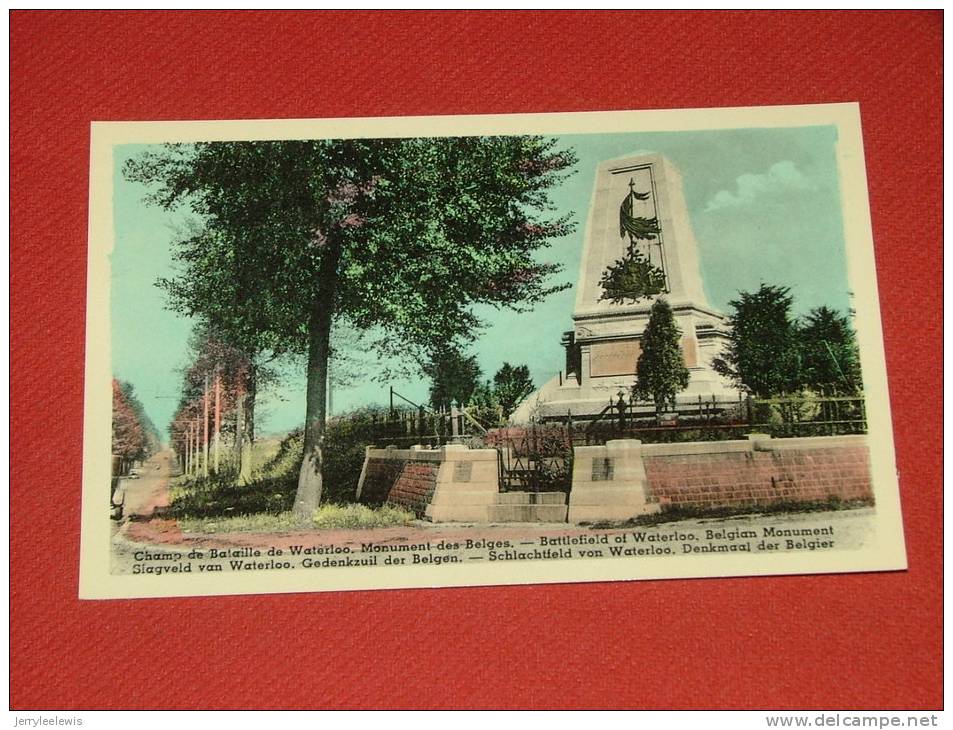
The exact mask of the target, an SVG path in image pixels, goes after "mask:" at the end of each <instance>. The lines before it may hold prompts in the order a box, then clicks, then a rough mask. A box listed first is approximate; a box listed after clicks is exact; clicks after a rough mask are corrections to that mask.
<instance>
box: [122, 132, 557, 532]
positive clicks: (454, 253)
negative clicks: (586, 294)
mask: <svg viewBox="0 0 953 730" xmlns="http://www.w3.org/2000/svg"><path fill="white" fill-rule="evenodd" d="M574 162H575V156H574V154H573V153H572V152H571V151H568V150H558V149H556V141H555V140H553V139H545V138H542V137H528V136H514V137H450V138H433V139H400V138H394V139H345V140H289V141H273V142H212V143H198V144H194V145H171V146H167V147H165V148H164V150H163V151H162V152H159V153H147V154H144V155H142V156H141V157H140V158H138V159H137V160H135V161H131V162H130V163H128V164H127V166H126V167H125V168H124V173H125V175H126V177H127V178H129V179H131V180H136V181H139V182H142V183H145V184H148V185H150V186H152V189H153V193H152V196H151V200H152V201H153V202H154V203H156V204H157V205H160V206H162V207H165V208H173V207H176V206H181V205H186V206H188V207H189V208H191V210H192V212H194V213H195V214H196V215H197V216H198V217H199V219H200V220H201V222H202V226H201V227H200V228H197V229H196V230H194V231H193V232H191V233H190V234H188V235H186V236H185V237H184V238H183V240H182V241H181V242H180V243H179V245H178V246H177V248H176V251H175V254H174V255H175V259H176V262H177V263H178V264H179V268H180V273H179V275H178V276H177V277H176V278H174V279H170V280H165V281H162V282H160V283H161V285H162V286H163V288H164V289H165V290H166V291H167V293H168V294H169V298H170V305H171V306H172V308H173V309H175V310H176V311H178V312H180V313H182V314H185V315H188V316H197V317H199V318H201V319H203V320H205V321H207V322H208V323H209V324H210V325H212V326H213V327H215V329H216V330H217V331H219V332H222V333H226V338H227V339H228V341H229V342H233V343H240V344H241V346H242V348H243V349H244V350H245V351H246V352H252V353H258V352H264V351H268V352H271V353H274V354H276V355H288V354H291V355H295V354H298V355H306V356H307V359H308V364H307V375H308V382H307V389H306V392H307V408H306V414H305V439H304V458H303V460H302V468H301V473H300V480H299V499H298V500H297V501H296V505H295V508H296V510H297V511H298V512H299V514H306V513H307V512H308V511H309V510H310V508H311V506H313V505H316V504H317V502H318V500H319V499H320V496H321V491H322V478H321V470H322V468H323V467H322V463H323V459H322V457H321V450H322V437H323V432H324V426H325V417H326V414H325V405H324V401H325V398H324V396H325V393H326V390H325V388H326V382H327V377H328V367H327V365H328V358H329V357H330V355H331V351H332V349H333V348H332V345H331V325H332V322H334V323H335V325H336V326H343V327H350V328H353V329H355V330H357V331H360V332H368V333H369V332H375V333H379V336H378V337H377V339H375V340H373V341H371V343H370V344H371V346H373V347H375V348H376V349H377V351H378V353H379V354H380V355H382V356H384V357H385V358H386V357H389V356H394V355H396V356H400V357H402V358H404V359H405V360H406V359H416V360H417V361H419V362H424V361H427V360H429V359H430V358H429V355H431V354H432V353H433V352H434V351H436V350H438V349H440V348H443V347H447V346H459V345H460V344H461V343H464V342H467V341H470V340H472V339H473V337H474V333H475V331H476V330H477V329H478V328H479V326H480V325H481V322H480V321H479V320H478V319H477V317H476V316H475V315H474V314H473V307H474V306H475V305H477V304H489V305H492V306H497V307H509V308H513V309H517V310H519V309H522V308H525V307H526V306H528V305H532V304H534V303H535V302H538V301H540V300H541V299H543V298H544V297H545V296H547V295H548V294H550V293H552V292H555V291H559V290H561V289H564V288H566V287H568V286H569V284H562V285H555V286H554V285H551V284H550V283H549V278H550V277H551V276H552V275H553V274H555V273H557V272H558V271H559V270H560V267H559V266H557V265H555V264H545V263H539V262H538V261H537V260H536V256H535V254H536V252H537V251H538V250H540V249H542V248H545V247H546V246H548V245H549V244H550V242H551V241H552V240H553V239H555V238H559V237H561V236H563V235H566V234H567V233H569V232H570V231H571V230H572V229H573V226H572V224H571V221H570V220H569V218H568V217H561V218H552V217H549V212H550V211H551V210H552V207H553V206H552V203H551V201H550V199H549V194H548V190H549V189H550V188H551V187H552V186H553V185H555V184H556V183H558V182H559V181H560V180H562V179H563V178H564V177H565V175H566V171H567V170H569V169H570V168H571V166H572V165H573V164H574Z"/></svg>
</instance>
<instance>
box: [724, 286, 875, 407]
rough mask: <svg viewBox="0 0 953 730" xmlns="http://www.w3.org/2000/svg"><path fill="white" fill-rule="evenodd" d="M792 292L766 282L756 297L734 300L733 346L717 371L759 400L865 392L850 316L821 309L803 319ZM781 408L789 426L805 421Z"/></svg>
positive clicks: (741, 294) (746, 295)
mask: <svg viewBox="0 0 953 730" xmlns="http://www.w3.org/2000/svg"><path fill="white" fill-rule="evenodd" d="M789 291H790V290H789V289H788V288H787V287H779V286H768V285H766V284H762V285H761V287H760V289H759V290H758V291H757V292H755V293H754V294H751V293H748V292H739V298H738V299H736V300H733V301H732V302H731V306H732V307H733V308H734V312H733V313H732V315H731V316H730V317H729V320H728V321H729V323H730V325H731V328H732V331H731V334H730V335H729V344H728V347H727V348H726V349H725V351H724V352H723V353H722V356H721V357H719V358H716V359H715V360H714V361H713V366H714V368H715V370H716V371H717V372H719V373H721V374H722V375H725V376H727V377H729V378H731V379H732V380H734V381H735V383H737V384H738V385H739V386H741V387H743V388H745V389H746V390H748V391H749V392H751V393H753V394H754V395H756V396H758V397H759V398H771V397H774V396H783V395H796V394H798V393H800V392H801V391H804V390H807V391H809V392H815V393H818V392H819V393H826V394H829V395H830V394H849V395H853V394H857V393H860V392H861V390H862V387H863V382H862V379H861V372H860V356H859V353H858V349H857V341H856V339H855V336H854V331H853V328H852V327H851V326H850V322H849V320H848V319H847V317H845V316H844V315H842V314H839V313H838V312H836V311H834V310H832V309H830V308H828V307H818V308H816V309H813V310H811V311H810V312H809V313H808V314H807V316H806V317H805V318H804V319H803V321H797V320H795V319H794V318H793V317H792V316H791V307H792V303H793V299H792V297H791V296H790V293H789ZM805 397H807V396H805ZM781 410H782V411H783V414H782V415H783V419H784V420H785V422H788V421H791V420H803V419H802V417H801V414H800V410H797V409H795V410H792V409H791V408H782V409H781Z"/></svg>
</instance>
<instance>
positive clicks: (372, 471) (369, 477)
mask: <svg viewBox="0 0 953 730" xmlns="http://www.w3.org/2000/svg"><path fill="white" fill-rule="evenodd" d="M439 468H440V464H439V463H437V462H433V461H410V460H407V461H404V460H398V459H368V460H367V464H366V465H365V467H364V481H363V486H362V489H361V497H360V500H361V503H363V504H366V505H368V506H371V507H379V506H381V505H382V504H392V505H397V506H399V507H403V508H404V509H406V510H409V511H411V512H413V513H414V514H416V515H417V517H422V516H423V513H424V510H425V509H426V508H427V505H428V504H430V500H431V498H432V497H433V493H434V489H435V488H436V486H437V471H438V469H439Z"/></svg>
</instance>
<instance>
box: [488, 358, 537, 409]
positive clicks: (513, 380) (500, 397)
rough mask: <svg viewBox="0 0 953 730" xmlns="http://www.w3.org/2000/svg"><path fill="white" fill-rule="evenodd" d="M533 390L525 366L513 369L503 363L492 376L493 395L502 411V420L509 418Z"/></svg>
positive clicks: (527, 368) (531, 380)
mask: <svg viewBox="0 0 953 730" xmlns="http://www.w3.org/2000/svg"><path fill="white" fill-rule="evenodd" d="M533 390H534V388H533V379H532V378H530V376H529V367H528V366H526V365H517V366H515V367H514V366H513V365H510V364H509V363H508V362H504V363H503V366H502V367H501V368H500V369H499V370H497V371H496V374H495V375H494V376H493V395H494V396H495V398H496V402H497V403H499V404H500V407H501V408H502V410H503V418H504V420H505V419H507V418H509V417H510V414H511V413H512V412H513V411H514V410H516V407H517V406H518V405H519V404H520V403H522V402H523V399H525V398H526V397H527V396H528V395H529V394H530V393H532V392H533Z"/></svg>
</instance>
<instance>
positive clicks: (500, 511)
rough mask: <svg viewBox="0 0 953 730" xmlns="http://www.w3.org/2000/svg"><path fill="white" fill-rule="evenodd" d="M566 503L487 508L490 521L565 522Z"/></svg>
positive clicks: (498, 505) (500, 505)
mask: <svg viewBox="0 0 953 730" xmlns="http://www.w3.org/2000/svg"><path fill="white" fill-rule="evenodd" d="M568 509H569V508H568V507H567V506H566V505H565V504H561V505H560V504H495V505H491V506H489V507H487V508H486V510H487V517H488V518H489V521H490V522H565V521H566V515H567V511H568Z"/></svg>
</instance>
